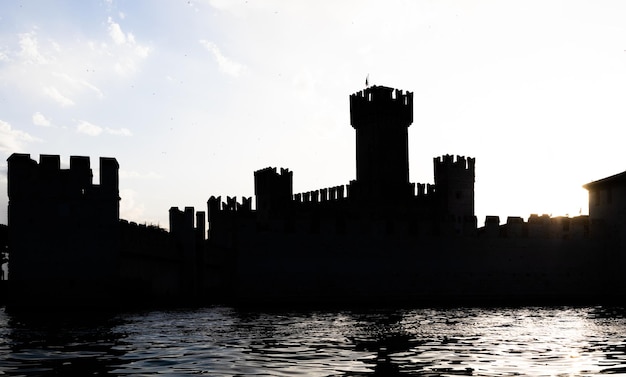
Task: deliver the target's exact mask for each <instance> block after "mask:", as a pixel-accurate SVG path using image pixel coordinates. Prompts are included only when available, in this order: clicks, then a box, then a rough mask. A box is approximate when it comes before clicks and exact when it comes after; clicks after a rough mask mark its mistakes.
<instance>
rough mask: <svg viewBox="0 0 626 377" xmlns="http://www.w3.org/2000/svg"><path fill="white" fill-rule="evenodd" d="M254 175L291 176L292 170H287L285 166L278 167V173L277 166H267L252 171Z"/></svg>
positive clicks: (260, 176)
mask: <svg viewBox="0 0 626 377" xmlns="http://www.w3.org/2000/svg"><path fill="white" fill-rule="evenodd" d="M254 176H255V177H259V178H262V177H290V176H293V172H292V171H289V169H286V168H280V173H279V172H278V171H277V168H275V167H271V166H268V167H266V168H263V169H259V170H257V171H255V172H254Z"/></svg>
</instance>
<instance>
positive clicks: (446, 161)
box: [433, 154, 476, 171]
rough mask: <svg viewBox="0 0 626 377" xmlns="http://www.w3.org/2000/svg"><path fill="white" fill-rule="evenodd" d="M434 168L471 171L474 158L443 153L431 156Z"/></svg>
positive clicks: (474, 163)
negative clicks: (439, 155) (442, 154)
mask: <svg viewBox="0 0 626 377" xmlns="http://www.w3.org/2000/svg"><path fill="white" fill-rule="evenodd" d="M433 163H434V165H435V169H437V168H439V169H457V170H471V171H473V170H474V168H475V165H476V159H475V158H472V157H467V158H466V157H465V156H456V160H455V158H454V155H450V154H447V155H444V156H441V157H435V158H433Z"/></svg>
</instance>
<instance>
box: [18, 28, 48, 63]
mask: <svg viewBox="0 0 626 377" xmlns="http://www.w3.org/2000/svg"><path fill="white" fill-rule="evenodd" d="M19 39H20V40H19V43H20V53H19V55H20V56H21V57H22V59H23V60H24V61H25V62H27V63H32V64H45V63H47V62H48V59H46V58H45V57H44V56H43V55H42V54H41V53H40V52H39V43H38V41H37V38H36V36H35V33H34V32H30V33H23V34H19Z"/></svg>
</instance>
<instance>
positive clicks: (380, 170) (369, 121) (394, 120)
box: [350, 86, 413, 201]
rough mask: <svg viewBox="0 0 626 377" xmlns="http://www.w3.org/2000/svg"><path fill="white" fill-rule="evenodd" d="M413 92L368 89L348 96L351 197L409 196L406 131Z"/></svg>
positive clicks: (377, 199)
mask: <svg viewBox="0 0 626 377" xmlns="http://www.w3.org/2000/svg"><path fill="white" fill-rule="evenodd" d="M411 123H413V93H411V92H406V93H403V91H401V90H397V89H393V88H389V87H385V86H372V87H369V88H366V89H365V90H362V91H360V92H357V93H355V94H352V95H351V96H350V124H352V127H354V129H355V130H356V181H355V182H353V183H352V184H351V195H354V196H355V197H357V198H359V199H362V200H369V201H380V200H392V201H393V200H394V199H401V198H406V197H407V196H410V195H411V194H412V185H411V184H410V183H409V141H408V128H409V126H410V125H411Z"/></svg>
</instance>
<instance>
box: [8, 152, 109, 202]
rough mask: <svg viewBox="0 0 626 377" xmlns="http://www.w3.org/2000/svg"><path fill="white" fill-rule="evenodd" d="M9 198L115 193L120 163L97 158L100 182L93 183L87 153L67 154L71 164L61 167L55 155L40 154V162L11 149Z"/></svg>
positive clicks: (9, 159) (59, 159)
mask: <svg viewBox="0 0 626 377" xmlns="http://www.w3.org/2000/svg"><path fill="white" fill-rule="evenodd" d="M7 161H8V165H9V169H8V170H9V173H8V175H9V176H10V179H9V188H8V191H9V198H10V199H19V198H28V197H49V198H52V197H79V196H84V195H88V194H92V193H94V192H95V191H98V192H99V193H100V194H109V195H111V196H117V195H118V192H119V164H118V163H117V160H116V159H115V158H107V157H101V158H100V184H99V185H94V184H93V172H92V170H91V166H90V160H89V157H85V156H70V168H69V169H61V158H60V157H59V156H58V155H47V154H42V155H40V156H39V164H38V163H37V162H36V161H35V160H33V159H31V158H30V154H22V153H14V154H12V155H11V156H10V157H9V158H8V160H7Z"/></svg>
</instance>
